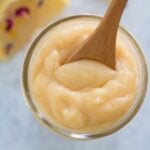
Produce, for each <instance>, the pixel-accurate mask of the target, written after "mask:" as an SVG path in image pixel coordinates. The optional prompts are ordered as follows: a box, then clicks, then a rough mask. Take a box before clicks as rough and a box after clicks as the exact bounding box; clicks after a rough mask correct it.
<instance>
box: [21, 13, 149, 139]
mask: <svg viewBox="0 0 150 150" xmlns="http://www.w3.org/2000/svg"><path fill="white" fill-rule="evenodd" d="M74 20H79V21H84V20H89V21H97V22H100V21H101V20H102V17H100V16H94V15H78V16H71V17H68V18H64V19H60V20H58V21H56V22H54V23H52V24H50V25H48V26H47V27H46V28H45V29H44V30H43V31H42V32H41V33H40V34H39V35H38V36H37V37H36V38H35V39H34V40H33V42H32V43H31V45H30V47H29V49H28V51H27V54H26V56H25V60H24V64H23V72H22V88H23V93H24V96H25V100H26V104H27V105H28V107H29V108H30V110H31V111H32V112H33V114H34V116H35V117H36V118H37V119H38V120H39V121H40V122H41V123H42V124H44V125H46V126H47V127H48V128H49V129H52V130H54V131H56V132H58V133H60V134H61V135H64V136H67V137H70V138H74V139H82V140H83V139H84V140H85V139H94V138H99V137H103V136H106V135H109V134H112V133H114V132H116V131H117V130H119V129H121V128H122V127H123V126H125V125H126V124H127V123H128V122H129V121H130V120H131V119H132V118H133V117H134V116H135V114H136V113H137V112H138V110H139V108H140V107H141V104H142V102H143V100H144V97H145V94H146V89H147V82H148V72H147V64H146V61H145V58H144V55H143V52H142V50H141V48H140V47H139V45H138V44H137V42H136V41H135V40H134V38H133V37H132V36H131V35H130V34H129V33H128V32H127V31H126V30H125V29H124V28H122V27H119V32H118V36H119V38H121V39H122V40H123V42H124V43H125V44H126V45H128V46H129V47H130V49H132V51H133V54H134V56H135V59H136V61H137V64H138V70H139V77H140V81H139V84H138V90H137V94H136V97H135V100H134V102H133V104H132V106H131V108H130V109H129V112H128V113H127V114H126V115H125V116H124V117H122V119H120V120H119V121H117V122H116V123H114V124H112V125H111V126H109V127H108V128H105V129H102V130H98V131H95V132H89V133H80V132H75V131H70V130H67V129H64V128H62V127H60V126H58V125H56V124H54V123H53V122H51V121H49V120H48V119H46V117H45V116H44V115H43V114H42V112H41V111H40V110H39V109H38V107H37V106H36V104H35V103H34V100H33V96H32V92H31V90H30V68H31V66H32V61H33V59H34V56H35V54H36V52H37V51H36V47H37V45H38V43H39V42H40V41H41V40H43V39H44V38H45V37H46V34H47V33H49V34H50V32H51V31H52V29H54V28H55V27H61V26H62V25H65V23H67V22H72V21H74ZM63 27H65V26H63Z"/></svg>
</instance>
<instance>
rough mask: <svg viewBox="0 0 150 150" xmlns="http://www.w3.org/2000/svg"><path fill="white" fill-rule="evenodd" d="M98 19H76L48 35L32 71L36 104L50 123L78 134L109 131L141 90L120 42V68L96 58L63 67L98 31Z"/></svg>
mask: <svg viewBox="0 0 150 150" xmlns="http://www.w3.org/2000/svg"><path fill="white" fill-rule="evenodd" d="M97 23H98V22H97V21H90V20H89V21H88V20H82V21H81V20H80V21H79V20H75V21H73V22H70V23H69V22H68V23H66V25H60V26H58V27H56V28H55V29H53V30H52V31H51V32H49V33H47V35H46V36H45V38H44V39H43V40H41V41H40V42H39V43H38V46H37V48H36V50H35V51H36V55H35V56H34V59H33V60H32V67H31V69H30V74H31V79H30V84H31V91H32V95H33V97H34V103H35V105H36V106H37V108H38V109H39V110H40V112H41V113H42V114H43V115H44V116H45V117H46V118H47V119H48V120H49V121H54V122H55V123H57V124H58V125H60V126H62V127H63V128H66V129H69V130H75V131H96V130H99V129H104V128H107V127H108V126H111V125H113V124H114V123H116V122H117V121H118V120H120V119H121V118H122V117H123V116H125V114H127V112H129V110H130V108H131V106H132V104H133V102H134V99H135V96H136V92H137V86H138V80H139V75H138V67H137V62H136V59H135V56H134V55H133V53H132V52H131V50H130V48H129V47H127V46H126V44H125V43H124V41H123V40H121V39H120V38H119V37H118V39H117V47H116V70H112V69H110V68H109V67H107V66H105V65H103V64H102V63H100V62H97V61H92V60H79V61H75V62H72V63H69V64H64V65H61V61H62V60H64V59H65V58H66V57H67V56H69V55H70V54H71V53H72V52H73V50H74V49H76V48H77V47H78V46H79V45H80V44H81V43H82V42H83V41H84V40H85V39H86V38H87V37H88V36H89V35H90V34H91V33H92V31H93V30H94V29H95V28H96V26H97Z"/></svg>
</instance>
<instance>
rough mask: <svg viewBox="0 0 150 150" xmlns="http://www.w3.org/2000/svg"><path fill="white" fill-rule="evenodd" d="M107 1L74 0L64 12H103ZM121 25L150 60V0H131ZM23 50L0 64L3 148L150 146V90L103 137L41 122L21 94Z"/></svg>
mask: <svg viewBox="0 0 150 150" xmlns="http://www.w3.org/2000/svg"><path fill="white" fill-rule="evenodd" d="M107 3H108V1H106V0H72V1H71V4H70V6H69V7H68V8H67V10H66V11H65V12H64V14H63V16H66V15H67V16H68V15H73V14H80V13H92V14H100V15H102V14H103V13H104V11H105V10H106V6H107ZM122 25H123V26H124V27H125V28H127V29H128V30H129V31H130V32H131V33H132V34H133V35H134V36H135V37H136V39H137V40H138V42H139V43H140V45H141V46H142V48H143V51H144V53H145V55H146V57H147V60H148V63H149V64H150V1H149V0H129V4H128V6H127V9H126V12H125V14H124V17H123V19H122ZM24 52H25V51H22V52H21V53H20V54H18V55H17V56H16V57H15V58H14V59H12V60H11V61H9V62H8V63H6V64H0V150H62V149H64V150H127V149H132V150H149V149H150V117H149V116H150V90H149V92H148V93H147V96H146V98H145V102H144V104H143V106H142V108H141V110H140V111H139V113H138V114H137V115H136V117H135V118H134V119H133V120H132V121H131V122H130V123H129V124H128V125H127V126H126V127H124V128H123V129H122V130H120V131H118V132H117V133H115V134H113V135H111V136H108V137H105V138H102V139H98V140H93V141H86V142H79V141H72V140H68V139H65V138H63V137H60V136H58V135H56V134H54V133H53V132H49V131H48V129H46V128H44V127H43V126H41V125H40V124H39V123H38V122H37V121H36V120H35V119H34V117H33V116H32V114H31V113H30V111H29V110H28V108H27V107H26V106H25V104H24V100H23V96H22V94H21V89H20V79H19V78H20V73H21V66H22V60H23V56H24Z"/></svg>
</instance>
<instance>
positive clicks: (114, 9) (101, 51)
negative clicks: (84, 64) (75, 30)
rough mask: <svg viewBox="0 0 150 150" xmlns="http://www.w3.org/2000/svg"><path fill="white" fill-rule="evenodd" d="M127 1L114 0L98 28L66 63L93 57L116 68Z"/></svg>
mask: <svg viewBox="0 0 150 150" xmlns="http://www.w3.org/2000/svg"><path fill="white" fill-rule="evenodd" d="M127 1H128V0H112V2H111V4H110V6H109V8H108V10H107V12H106V14H105V16H104V18H103V20H102V21H101V23H100V24H99V25H98V27H97V28H96V30H95V31H94V32H93V33H92V35H91V36H90V37H89V38H88V39H87V40H86V41H85V42H84V43H83V44H82V45H80V46H79V47H78V49H76V50H75V51H74V52H73V53H72V55H70V56H69V57H68V58H67V59H66V60H65V63H70V62H72V61H76V60H80V59H92V60H96V61H99V62H101V63H103V64H105V65H107V66H109V67H110V68H112V69H114V70H115V66H116V61H115V60H116V58H115V51H116V38H117V30H118V26H119V22H120V19H121V16H122V13H123V10H124V8H125V6H126V3H127Z"/></svg>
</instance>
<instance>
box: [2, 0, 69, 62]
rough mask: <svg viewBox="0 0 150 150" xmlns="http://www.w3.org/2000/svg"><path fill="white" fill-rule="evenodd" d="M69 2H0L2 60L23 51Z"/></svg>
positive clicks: (9, 0) (40, 0)
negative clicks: (35, 35) (36, 32)
mask: <svg viewBox="0 0 150 150" xmlns="http://www.w3.org/2000/svg"><path fill="white" fill-rule="evenodd" d="M68 2H69V0H30V1H28V0H0V60H2V59H6V58H8V57H9V56H12V55H13V54H14V53H16V52H17V51H18V50H19V49H21V48H22V47H23V46H24V44H25V43H26V41H27V40H29V38H30V37H31V35H33V34H34V33H35V31H37V29H39V28H42V27H43V26H45V25H46V24H48V23H49V22H50V20H51V19H52V18H53V17H55V16H57V15H58V14H60V13H61V12H62V10H63V9H64V7H65V6H66V5H67V4H68Z"/></svg>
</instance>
